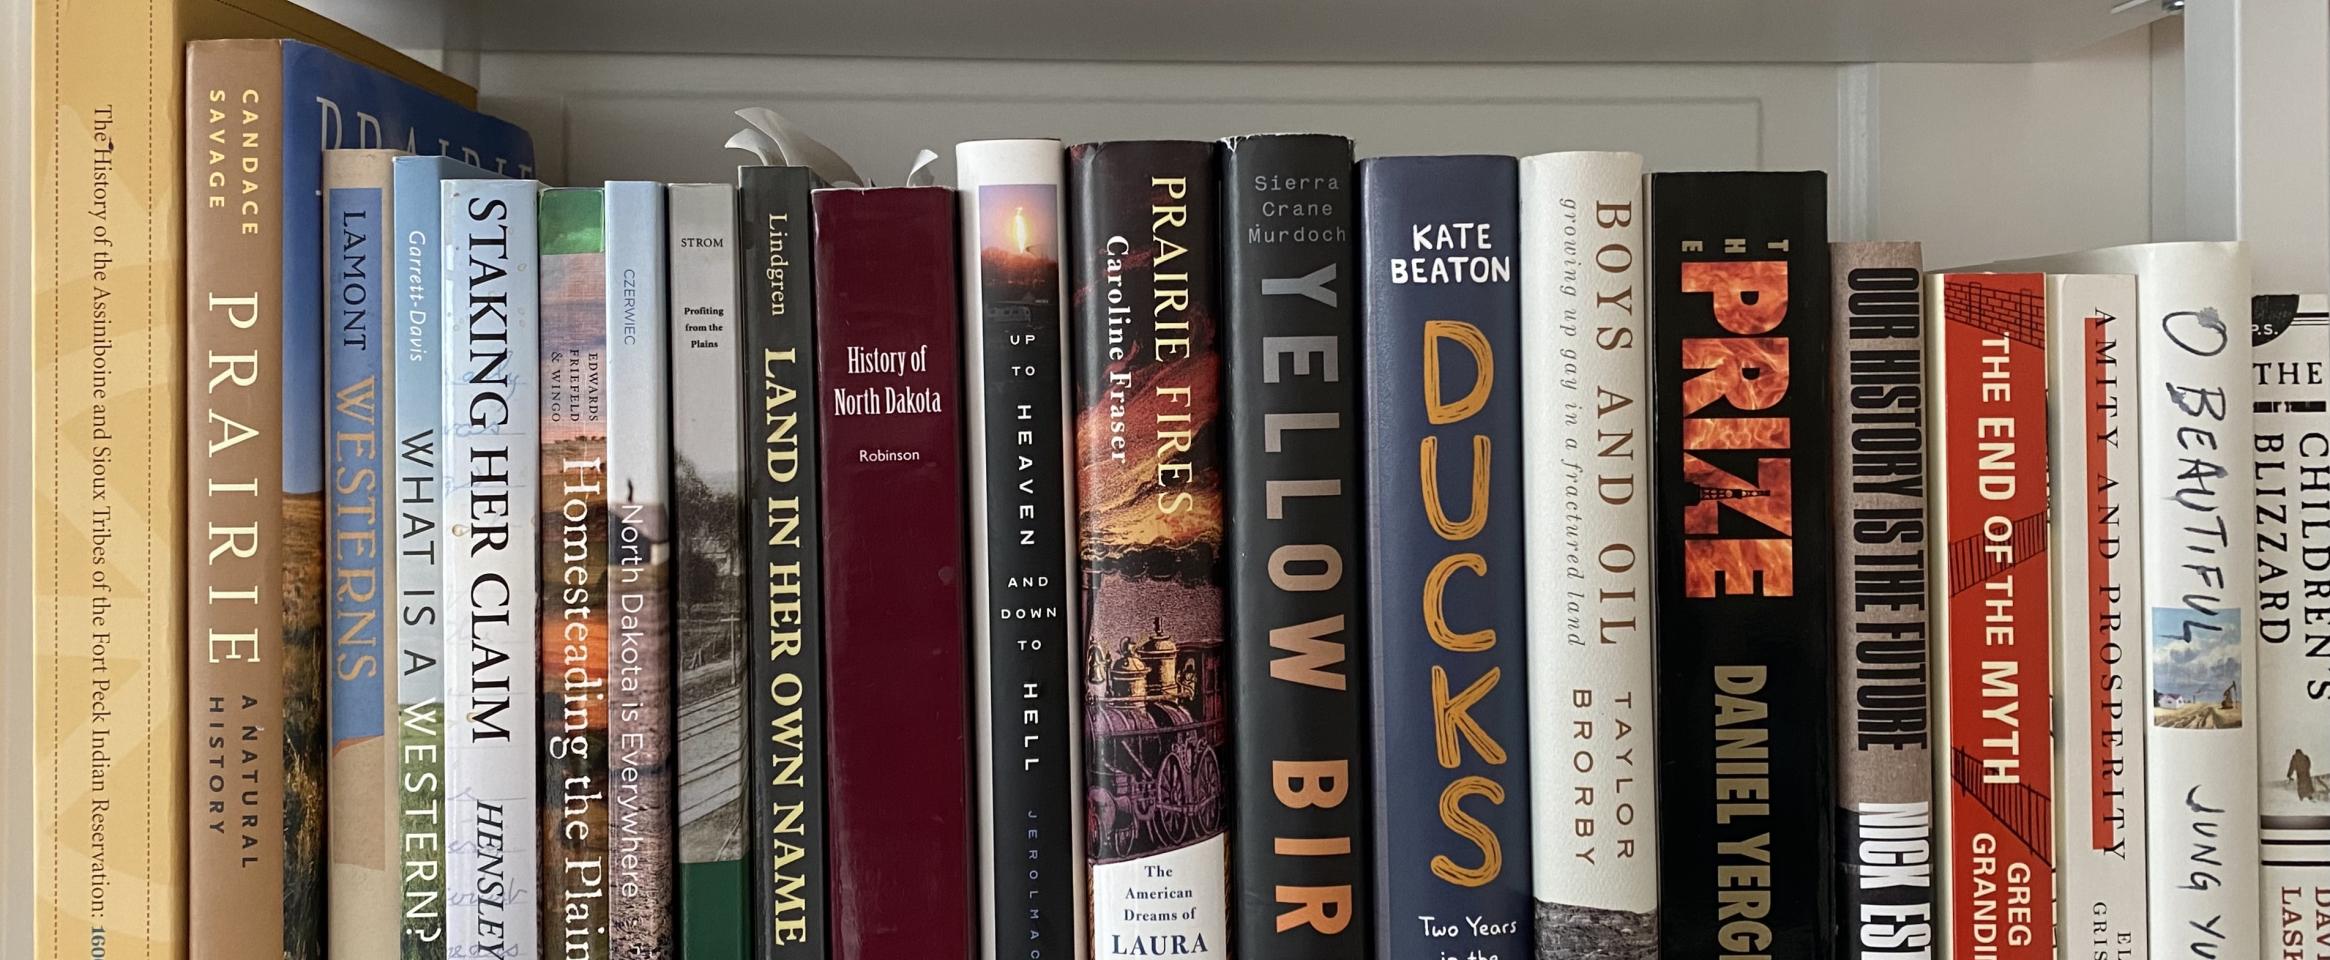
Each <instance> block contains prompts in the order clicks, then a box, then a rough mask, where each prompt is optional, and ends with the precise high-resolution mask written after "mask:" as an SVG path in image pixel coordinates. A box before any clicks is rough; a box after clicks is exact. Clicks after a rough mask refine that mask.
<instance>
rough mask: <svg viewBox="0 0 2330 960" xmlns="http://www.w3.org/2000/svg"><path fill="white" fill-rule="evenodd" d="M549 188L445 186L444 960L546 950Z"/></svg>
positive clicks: (513, 957) (512, 958)
mask: <svg viewBox="0 0 2330 960" xmlns="http://www.w3.org/2000/svg"><path fill="white" fill-rule="evenodd" d="M539 188H540V184H538V183H535V182H533V181H523V180H518V181H511V180H449V181H446V182H445V185H444V188H443V189H444V192H443V196H444V201H445V203H444V207H443V209H442V216H441V224H442V229H443V231H444V233H443V235H444V250H445V262H444V269H445V273H444V303H445V310H444V321H443V325H442V326H443V333H444V355H445V394H444V396H445V400H444V412H443V416H444V430H443V431H442V432H443V436H444V437H445V459H444V467H443V474H442V475H443V478H444V479H443V493H444V498H445V521H446V528H445V568H444V569H445V605H444V610H445V639H446V643H445V646H446V651H447V656H448V662H447V671H446V687H447V708H448V709H447V714H448V726H449V730H448V736H447V738H446V739H447V741H448V743H447V748H446V764H445V767H446V772H445V778H446V791H445V794H446V798H447V801H446V807H447V818H448V828H447V841H446V861H447V875H448V880H447V883H446V901H447V905H448V910H447V919H446V945H445V950H446V953H445V955H446V956H447V957H464V958H466V957H496V958H503V960H520V958H524V960H531V958H533V957H536V956H537V955H538V950H537V945H538V943H539V940H538V930H539V923H538V921H537V919H536V916H535V908H536V902H537V897H536V889H537V884H538V882H539V878H540V876H541V846H540V841H539V838H538V835H537V831H536V829H535V817H536V810H537V808H538V804H537V796H538V789H537V785H536V781H535V762H536V759H537V758H536V747H537V740H538V727H539V723H538V721H537V720H536V717H535V713H536V710H537V701H538V692H537V690H538V684H537V680H536V675H535V670H536V667H537V664H538V663H539V657H538V656H537V646H536V644H537V639H536V629H535V628H536V623H535V600H536V593H537V587H536V585H537V583H538V580H537V570H536V566H535V546H536V544H537V543H539V523H540V521H539V514H538V512H537V511H538V509H539V508H538V504H539V503H540V497H539V495H538V487H539V484H540V479H539V478H540V477H541V466H540V464H541V442H540V431H541V427H540V418H539V404H540V395H539V386H540V385H539V374H538V371H539V370H540V363H539V356H538V354H539V350H540V334H541V330H540V316H539V311H538V307H539V302H538V298H539V295H540V291H539V288H538V286H537V269H536V268H537V259H538V250H539V248H538V246H537V244H536V239H535V237H536V228H535V195H536V191H537V190H538V189H539Z"/></svg>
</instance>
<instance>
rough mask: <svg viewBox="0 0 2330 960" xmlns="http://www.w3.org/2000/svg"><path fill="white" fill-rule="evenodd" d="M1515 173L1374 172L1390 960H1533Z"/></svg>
mask: <svg viewBox="0 0 2330 960" xmlns="http://www.w3.org/2000/svg"><path fill="white" fill-rule="evenodd" d="M1518 184H1519V169H1518V165H1517V163H1516V162H1515V161H1514V159H1513V158H1511V157H1385V158H1379V159H1372V160H1365V161H1362V162H1361V163H1360V164H1359V217H1360V223H1361V227H1360V234H1359V248H1360V257H1359V277H1360V283H1361V289H1362V291H1363V300H1362V302H1361V308H1360V340H1361V346H1360V350H1361V360H1360V363H1361V368H1360V369H1361V381H1362V384H1363V387H1364V389H1363V391H1362V395H1363V396H1364V397H1365V398H1366V401H1365V402H1366V403H1367V413H1366V418H1365V431H1364V436H1363V440H1362V444H1363V451H1364V459H1365V471H1366V472H1365V478H1366V480H1365V482H1366V486H1365V491H1366V492H1365V495H1364V496H1363V497H1362V498H1361V500H1362V502H1363V503H1365V504H1366V516H1367V522H1366V535H1367V555H1368V557H1369V563H1368V564H1367V590H1366V596H1367V605H1368V612H1367V616H1366V618H1365V621H1366V623H1367V629H1368V633H1369V636H1368V642H1367V644H1366V648H1367V650H1368V654H1369V667H1368V669H1367V670H1366V671H1365V673H1366V675H1367V678H1368V701H1369V713H1370V716H1369V718H1368V736H1369V739H1370V743H1369V746H1370V747H1371V749H1372V752H1373V756H1374V757H1375V762H1374V764H1372V774H1373V778H1374V781H1375V783H1374V788H1375V789H1374V794H1375V798H1376V805H1375V816H1374V823H1373V829H1374V832H1375V840H1374V843H1372V844H1371V845H1370V846H1371V848H1372V849H1373V851H1374V855H1375V869H1374V877H1373V883H1372V890H1371V891H1370V895H1371V896H1372V897H1373V899H1374V904H1375V910H1374V918H1375V924H1376V941H1377V943H1379V944H1381V948H1382V951H1383V953H1382V955H1383V956H1385V957H1390V958H1400V960H1407V958H1417V960H1437V958H1442V957H1511V958H1520V957H1526V956H1528V955H1529V952H1530V948H1531V930H1530V916H1531V904H1532V901H1531V899H1530V888H1529V863H1530V859H1529V778H1528V764H1527V762H1526V758H1527V757H1528V755H1529V744H1528V736H1529V713H1528V707H1527V703H1526V701H1525V699H1524V692H1523V687H1524V686H1525V684H1524V682H1523V680H1524V678H1525V677H1526V675H1527V671H1526V664H1525V661H1524V655H1525V654H1524V651H1525V650H1526V648H1527V643H1526V638H1525V636H1524V634H1523V630H1524V624H1525V622H1526V611H1525V609H1524V603H1523V601H1524V598H1525V597H1526V591H1525V590H1524V581H1523V579H1522V567H1521V389H1520V388H1521V380H1520V364H1521V294H1520V285H1519V280H1518V273H1517V272H1516V266H1515V264H1514V260H1515V255H1516V254H1517V253H1518V252H1519V250H1520V241H1521V231H1520V196H1519V186H1518Z"/></svg>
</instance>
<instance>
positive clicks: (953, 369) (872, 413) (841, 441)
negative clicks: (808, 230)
mask: <svg viewBox="0 0 2330 960" xmlns="http://www.w3.org/2000/svg"><path fill="white" fill-rule="evenodd" d="M811 203H812V210H813V214H814V219H815V223H814V225H813V227H812V236H814V237H815V238H816V248H817V252H816V265H815V269H816V273H817V324H818V330H817V392H816V394H815V396H816V397H817V399H818V401H819V403H820V413H819V416H820V417H821V418H822V419H823V423H821V424H820V426H821V427H822V431H821V432H822V435H821V437H820V445H819V448H818V450H819V459H820V464H821V467H822V477H821V481H822V483H823V487H824V489H823V490H822V491H821V492H822V493H823V495H824V503H825V517H826V519H827V527H826V534H827V535H826V536H825V537H824V541H823V542H824V547H825V563H826V571H825V572H826V577H825V581H824V588H825V610H824V613H825V627H826V638H827V642H826V648H825V654H826V656H825V678H826V697H825V717H826V723H827V729H826V738H825V750H826V764H827V767H826V770H827V773H828V783H827V792H828V797H829V801H830V802H829V807H828V810H827V820H826V822H827V824H828V825H829V827H830V829H831V833H830V836H829V846H828V849H829V850H830V856H831V858H832V859H831V863H830V865H831V868H832V869H831V880H830V884H829V890H828V891H827V895H828V896H830V897H831V898H832V903H833V904H834V905H835V908H834V909H835V911H836V916H838V917H842V918H845V919H846V920H847V921H848V922H847V923H846V924H836V925H835V931H834V936H833V937H832V940H831V943H832V948H833V953H832V958H833V960H891V958H896V957H959V956H969V955H971V952H972V941H973V923H972V920H971V900H972V889H973V885H972V879H971V877H972V874H971V825H970V806H971V769H970V744H969V733H968V730H967V729H966V728H967V727H968V725H969V718H970V715H971V705H970V701H969V691H970V663H969V661H968V656H969V651H968V646H969V640H970V624H969V623H968V622H967V617H968V613H969V611H968V610H967V604H966V602H967V600H968V597H967V596H966V594H965V591H964V585H963V579H964V563H965V559H966V558H965V557H964V555H963V538H964V516H963V514H964V505H963V472H962V430H963V420H962V416H961V413H960V403H961V401H962V389H961V370H962V367H961V366H960V364H961V362H962V356H961V350H960V347H959V344H958V342H957V338H958V331H959V330H960V323H959V321H958V320H957V319H956V309H957V304H956V299H955V201H954V196H953V191H950V190H947V189H945V188H941V187H891V188H887V189H879V190H872V189H867V190H820V191H817V192H816V194H815V195H814V197H813V199H812V201H811ZM900 784H910V785H912V789H900V788H899V785H900ZM844 905H846V908H845V906H844Z"/></svg>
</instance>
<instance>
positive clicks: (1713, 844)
mask: <svg viewBox="0 0 2330 960" xmlns="http://www.w3.org/2000/svg"><path fill="white" fill-rule="evenodd" d="M1826 180H1827V178H1826V177H1825V176H1824V175H1822V174H1819V173H1760V172H1759V173H1662V174H1652V175H1651V176H1650V178H1649V181H1648V186H1647V188H1646V190H1645V202H1646V204H1647V206H1648V208H1649V211H1648V217H1649V219H1648V228H1647V229H1648V235H1647V237H1646V239H1645V242H1644V245H1645V246H1646V247H1647V248H1648V249H1649V251H1650V252H1649V253H1648V254H1647V263H1648V265H1649V267H1648V273H1649V279H1648V282H1647V284H1646V286H1648V287H1649V290H1650V309H1651V311H1652V312H1651V328H1650V329H1651V343H1652V349H1653V351H1654V355H1653V356H1654V359H1653V363H1654V366H1653V367H1652V373H1651V382H1652V385H1653V387H1654V393H1653V396H1654V398H1655V399H1654V402H1653V404H1652V408H1651V409H1652V411H1653V413H1652V429H1653V435H1654V438H1655V443H1654V445H1653V446H1652V450H1653V452H1654V455H1653V458H1652V464H1653V466H1652V468H1651V470H1650V473H1651V475H1652V477H1653V478H1654V479H1653V481H1652V483H1653V485H1654V490H1655V496H1654V502H1655V503H1656V504H1657V513H1656V515H1655V518H1654V520H1653V521H1652V542H1653V543H1654V544H1655V545H1656V546H1655V548H1654V553H1655V556H1654V563H1653V567H1654V569H1655V576H1656V578H1657V583H1658V589H1657V592H1656V594H1655V599H1654V601H1653V602H1654V604H1655V607H1654V610H1653V614H1652V619H1653V623H1654V625H1655V628H1656V635H1657V655H1658V660H1659V681H1658V683H1659V686H1658V692H1657V699H1658V711H1659V716H1658V723H1657V726H1658V747H1659V774H1660V776H1659V783H1658V796H1659V822H1660V823H1661V824H1662V825H1664V828H1663V830H1662V832H1663V834H1664V838H1665V839H1666V840H1667V841H1668V842H1665V843H1662V844H1661V845H1660V848H1659V849H1660V853H1659V856H1660V860H1661V869H1660V871H1659V890H1660V894H1659V927H1660V934H1659V940H1660V953H1661V954H1662V955H1666V956H1672V957H1686V958H1687V957H1702V956H1708V955H1712V954H1724V953H1733V952H1736V951H1737V950H1738V949H1739V948H1740V947H1741V946H1743V945H1744V946H1749V947H1753V948H1754V949H1756V950H1758V951H1760V952H1762V953H1765V954H1768V955H1770V956H1773V957H1787V958H1816V957H1825V956H1827V955H1828V953H1829V944H1830V943H1831V938H1832V937H1834V936H1835V929H1836V928H1835V924H1834V916H1833V914H1834V909H1835V902H1834V900H1833V896H1834V894H1833V891H1832V887H1833V884H1834V876H1835V872H1836V864H1835V860H1834V856H1835V853H1834V851H1833V849H1832V848H1833V847H1834V845H1835V837H1836V833H1835V829H1836V828H1835V826H1834V825H1833V823H1832V822H1831V821H1832V820H1833V818H1834V814H1835V804H1836V784H1835V780H1834V776H1833V773H1834V766H1835V763H1836V757H1835V746H1834V742H1833V741H1832V739H1831V737H1832V736H1833V732H1832V724H1833V719H1832V715H1831V701H1832V700H1833V699H1834V698H1835V695H1836V683H1835V680H1834V679H1833V677H1832V674H1833V673H1834V671H1835V669H1836V661H1835V656H1836V655H1835V652H1834V650H1833V648H1832V647H1831V645H1830V644H1831V641H1832V638H1833V635H1834V626H1833V624H1832V622H1831V621H1832V617H1833V614H1834V607H1832V606H1831V604H1830V597H1831V596H1832V591H1833V590H1834V589H1835V587H1836V584H1835V579H1834V575H1833V574H1834V568H1833V563H1834V558H1833V556H1832V555H1831V551H1832V550H1833V549H1834V547H1833V544H1832V541H1831V538H1830V530H1829V520H1830V518H1829V493H1830V490H1831V483H1832V478H1833V476H1834V465H1833V464H1832V463H1831V462H1830V450H1831V445H1830V433H1829V431H1830V428H1831V424H1832V419H1831V417H1832V413H1831V409H1830V397H1829V389H1828V388H1829V384H1828V364H1829V361H1830V356H1831V353H1830V342H1831V337H1832V335H1833V333H1834V330H1833V327H1832V325H1831V324H1830V322H1829V314H1828V311H1829V295H1830V292H1831V291H1830V287H1829V276H1828V271H1829V251H1828V232H1827V225H1828V216H1827V203H1826V197H1827V182H1826ZM1717 876H1723V877H1734V878H1737V885H1734V886H1722V887H1719V886H1717V885H1715V884H1713V883H1711V882H1710V880H1709V878H1711V877H1717ZM1742 898H1745V899H1742ZM1747 902H1752V903H1755V904H1757V905H1758V907H1759V908H1761V909H1762V912H1761V915H1759V916H1755V917H1743V916H1735V915H1731V914H1729V913H1728V912H1727V911H1729V910H1731V909H1732V907H1730V906H1729V905H1730V904H1735V903H1747Z"/></svg>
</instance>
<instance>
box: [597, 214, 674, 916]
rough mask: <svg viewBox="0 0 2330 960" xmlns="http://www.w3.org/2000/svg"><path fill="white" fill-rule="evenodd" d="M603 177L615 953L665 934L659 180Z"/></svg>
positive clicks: (667, 760)
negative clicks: (604, 195) (605, 182)
mask: <svg viewBox="0 0 2330 960" xmlns="http://www.w3.org/2000/svg"><path fill="white" fill-rule="evenodd" d="M606 189H607V213H606V222H607V393H606V395H607V523H608V533H607V543H608V548H607V581H608V588H607V617H608V621H609V622H608V627H609V629H608V631H607V637H608V650H607V753H608V757H607V766H608V782H607V790H608V796H607V811H608V813H607V823H608V832H607V848H608V858H607V860H608V868H609V877H608V881H609V882H608V884H607V889H608V894H609V899H610V901H611V903H610V904H609V907H610V909H609V911H608V912H609V914H610V917H611V920H612V925H613V929H611V930H610V931H609V932H608V937H609V943H610V949H611V950H612V951H613V953H614V955H615V956H620V957H656V956H668V955H670V953H671V951H672V945H673V944H674V943H675V942H676V941H677V939H678V937H677V936H676V934H677V932H678V931H677V930H675V929H674V927H673V925H672V919H673V915H674V913H673V908H674V906H675V903H674V897H675V894H676V891H677V886H676V885H675V882H674V881H675V880H676V876H675V874H676V873H677V869H676V862H677V861H676V860H675V859H674V855H675V851H674V844H673V837H672V831H673V819H672V788H673V786H674V785H673V782H672V781H673V777H672V771H671V754H672V746H673V744H672V740H673V737H672V693H673V682H672V642H671V638H672V617H671V610H670V603H671V589H670V581H669V579H668V571H669V569H670V568H669V566H668V561H667V558H668V557H669V556H670V555H671V539H670V538H671V533H672V524H671V489H670V488H671V483H670V480H669V479H668V478H669V477H670V475H671V432H670V426H669V425H670V423H671V407H670V401H669V396H670V394H669V389H670V382H669V365H670V352H669V342H670V339H669V337H667V336H666V335H665V330H664V325H665V322H666V320H665V312H664V309H665V308H664V299H665V290H666V284H667V280H666V272H665V271H666V265H665V261H664V190H663V184H660V183H652V182H648V181H642V180H619V181H609V182H608V183H607V187H606Z"/></svg>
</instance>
